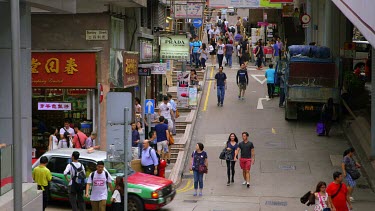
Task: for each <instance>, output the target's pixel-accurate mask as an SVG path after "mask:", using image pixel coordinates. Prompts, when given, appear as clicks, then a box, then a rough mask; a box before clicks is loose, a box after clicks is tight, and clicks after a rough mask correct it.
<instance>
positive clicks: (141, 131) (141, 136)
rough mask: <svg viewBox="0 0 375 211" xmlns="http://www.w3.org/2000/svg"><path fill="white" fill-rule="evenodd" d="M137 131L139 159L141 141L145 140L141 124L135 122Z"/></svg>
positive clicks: (141, 146)
mask: <svg viewBox="0 0 375 211" xmlns="http://www.w3.org/2000/svg"><path fill="white" fill-rule="evenodd" d="M136 126H137V130H138V133H139V137H140V139H139V142H138V156H139V158H141V155H142V148H143V141H144V140H145V130H144V128H142V123H141V122H140V121H138V122H137V125H136Z"/></svg>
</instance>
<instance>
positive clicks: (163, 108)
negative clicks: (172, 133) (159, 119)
mask: <svg viewBox="0 0 375 211" xmlns="http://www.w3.org/2000/svg"><path fill="white" fill-rule="evenodd" d="M159 116H163V117H164V119H168V128H173V121H172V117H173V118H174V113H173V109H172V105H171V104H170V103H169V98H168V96H164V97H163V102H162V103H161V104H160V105H159Z"/></svg>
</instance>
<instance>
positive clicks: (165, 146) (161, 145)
mask: <svg viewBox="0 0 375 211" xmlns="http://www.w3.org/2000/svg"><path fill="white" fill-rule="evenodd" d="M157 148H158V151H161V150H162V149H163V150H164V152H165V153H167V152H168V141H167V140H165V141H161V142H158V143H157Z"/></svg>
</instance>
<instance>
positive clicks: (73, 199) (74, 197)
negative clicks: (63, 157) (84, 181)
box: [64, 151, 86, 211]
mask: <svg viewBox="0 0 375 211" xmlns="http://www.w3.org/2000/svg"><path fill="white" fill-rule="evenodd" d="M79 155H80V154H79V152H77V151H74V152H73V154H72V162H71V163H69V164H68V165H67V166H66V168H65V171H64V176H65V179H66V181H68V183H69V185H68V192H69V201H70V204H71V206H72V210H73V211H78V208H79V210H80V211H85V210H86V205H85V201H84V200H83V190H82V191H77V190H76V189H75V188H74V186H72V183H73V181H72V178H73V177H74V176H76V175H77V172H76V171H75V169H74V167H75V168H76V169H77V170H78V171H79V170H80V169H81V168H82V170H83V172H84V174H85V175H86V173H85V166H84V165H83V164H82V163H80V162H78V158H79ZM72 165H74V167H73V166H72ZM69 173H70V178H68V174H69ZM77 203H78V208H77Z"/></svg>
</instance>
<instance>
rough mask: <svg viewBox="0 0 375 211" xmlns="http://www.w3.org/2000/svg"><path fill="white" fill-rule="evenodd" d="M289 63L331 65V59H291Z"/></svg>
mask: <svg viewBox="0 0 375 211" xmlns="http://www.w3.org/2000/svg"><path fill="white" fill-rule="evenodd" d="M289 62H309V63H332V62H333V60H332V59H319V58H310V57H296V56H294V57H291V58H290V59H289Z"/></svg>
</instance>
